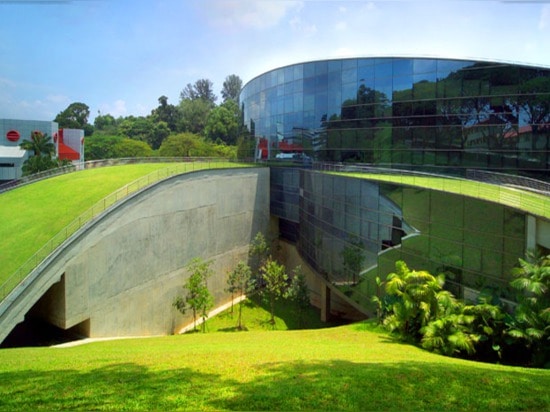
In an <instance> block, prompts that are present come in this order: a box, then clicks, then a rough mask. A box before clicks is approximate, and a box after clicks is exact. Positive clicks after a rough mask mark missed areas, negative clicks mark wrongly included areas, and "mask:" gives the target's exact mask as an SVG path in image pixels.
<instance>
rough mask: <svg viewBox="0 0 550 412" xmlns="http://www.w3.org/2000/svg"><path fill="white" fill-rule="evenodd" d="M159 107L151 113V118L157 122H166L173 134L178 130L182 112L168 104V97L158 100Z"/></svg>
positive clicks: (161, 97)
mask: <svg viewBox="0 0 550 412" xmlns="http://www.w3.org/2000/svg"><path fill="white" fill-rule="evenodd" d="M158 102H159V106H158V107H157V108H156V109H153V110H152V111H151V116H152V118H153V119H154V121H155V122H159V121H161V122H164V123H166V125H167V126H168V128H169V129H170V131H172V132H176V131H177V130H178V129H177V127H178V122H179V119H180V117H181V111H180V110H179V109H178V107H177V106H174V105H173V104H168V97H166V96H160V97H159V98H158Z"/></svg>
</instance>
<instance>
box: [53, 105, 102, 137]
mask: <svg viewBox="0 0 550 412" xmlns="http://www.w3.org/2000/svg"><path fill="white" fill-rule="evenodd" d="M88 117H90V108H89V107H88V105H86V104H84V103H80V102H75V103H71V104H70V105H69V106H68V107H67V108H66V109H65V110H63V111H62V112H60V113H59V114H58V115H57V116H56V117H55V119H54V122H57V124H58V125H59V127H60V128H66V129H83V130H84V135H85V136H91V135H92V133H93V132H94V127H93V126H92V125H91V124H88Z"/></svg>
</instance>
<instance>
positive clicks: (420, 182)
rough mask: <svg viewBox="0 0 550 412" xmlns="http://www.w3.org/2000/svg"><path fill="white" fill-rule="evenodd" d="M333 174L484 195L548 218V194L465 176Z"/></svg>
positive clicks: (486, 198) (482, 197) (476, 195)
mask: <svg viewBox="0 0 550 412" xmlns="http://www.w3.org/2000/svg"><path fill="white" fill-rule="evenodd" d="M330 173H332V174H336V175H342V176H351V177H356V178H360V179H368V180H375V181H379V182H388V183H398V184H403V185H409V186H416V187H422V188H425V189H433V190H441V191H444V192H447V193H455V194H460V195H464V196H470V197H475V198H477V199H484V200H488V201H491V202H496V203H499V204H502V205H505V206H510V207H514V208H516V209H519V210H523V211H525V212H529V213H533V214H535V215H538V216H542V217H545V218H550V197H549V196H545V195H543V194H538V193H533V192H529V191H525V190H520V189H516V188H511V187H506V186H498V185H493V184H488V183H483V182H477V181H472V180H465V179H452V178H443V177H429V176H410V175H398V174H395V175H394V174H388V175H384V174H378V173H356V172H330Z"/></svg>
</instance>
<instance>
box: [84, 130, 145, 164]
mask: <svg viewBox="0 0 550 412" xmlns="http://www.w3.org/2000/svg"><path fill="white" fill-rule="evenodd" d="M152 155H153V150H152V149H151V147H149V145H148V144H147V143H145V142H140V141H138V140H132V139H128V138H126V137H122V136H109V135H101V134H99V135H98V134H96V133H94V135H93V136H90V137H87V138H86V144H85V145H84V157H85V158H86V159H87V160H100V159H116V158H123V157H150V156H152Z"/></svg>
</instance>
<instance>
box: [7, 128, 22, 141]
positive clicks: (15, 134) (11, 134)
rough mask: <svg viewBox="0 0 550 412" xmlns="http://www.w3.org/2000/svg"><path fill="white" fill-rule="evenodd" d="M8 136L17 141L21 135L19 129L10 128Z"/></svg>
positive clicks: (10, 139) (9, 138)
mask: <svg viewBox="0 0 550 412" xmlns="http://www.w3.org/2000/svg"><path fill="white" fill-rule="evenodd" d="M6 137H7V138H8V140H9V141H10V142H17V141H18V140H19V138H20V137H21V135H20V134H19V132H18V131H17V130H10V131H9V132H8V133H6Z"/></svg>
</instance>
